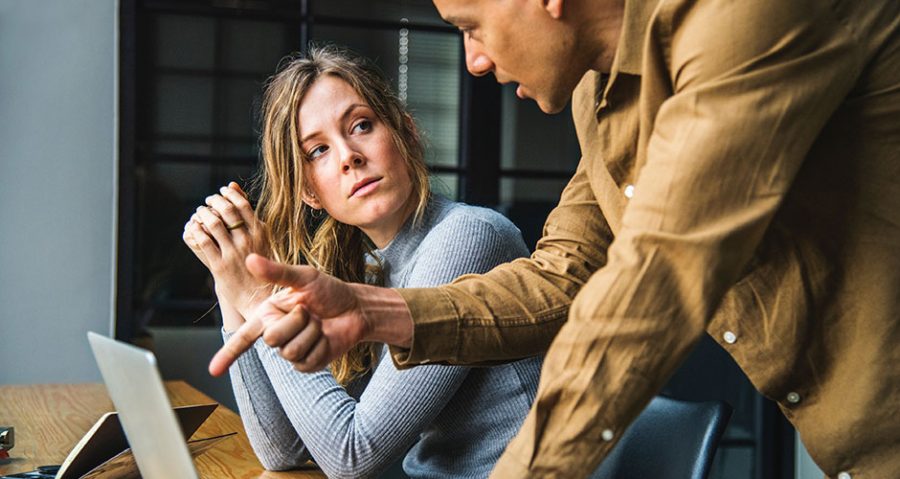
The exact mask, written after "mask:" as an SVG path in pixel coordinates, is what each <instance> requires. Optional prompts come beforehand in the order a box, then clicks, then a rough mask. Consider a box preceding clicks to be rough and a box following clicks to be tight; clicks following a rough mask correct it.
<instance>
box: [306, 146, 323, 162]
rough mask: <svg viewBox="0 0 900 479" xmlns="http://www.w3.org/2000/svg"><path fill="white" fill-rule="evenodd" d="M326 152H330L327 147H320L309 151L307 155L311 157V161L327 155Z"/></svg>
mask: <svg viewBox="0 0 900 479" xmlns="http://www.w3.org/2000/svg"><path fill="white" fill-rule="evenodd" d="M326 151H328V147H327V146H325V145H319V146H317V147H315V148H313V149H312V150H309V153H307V155H308V156H309V157H310V159H315V158H318V157H320V156H322V155H323V154H325V152H326Z"/></svg>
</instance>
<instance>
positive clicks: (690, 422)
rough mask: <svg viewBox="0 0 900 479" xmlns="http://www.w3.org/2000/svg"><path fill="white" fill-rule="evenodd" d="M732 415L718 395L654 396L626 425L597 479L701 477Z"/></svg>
mask: <svg viewBox="0 0 900 479" xmlns="http://www.w3.org/2000/svg"><path fill="white" fill-rule="evenodd" d="M729 418H731V406H729V405H728V404H725V403H724V402H721V401H710V402H687V401H679V400H675V399H669V398H665V397H662V396H657V397H655V398H653V400H652V401H650V404H648V405H647V407H646V408H645V409H644V411H643V412H642V413H641V414H640V415H639V416H638V417H637V419H635V421H634V422H633V423H632V424H631V426H629V427H628V429H627V430H626V431H625V435H624V436H622V439H621V440H620V441H619V443H618V444H616V447H615V448H613V450H612V452H611V453H610V454H609V455H608V456H607V457H606V459H605V460H604V461H603V463H602V464H600V467H599V468H598V469H597V470H596V471H595V473H594V474H593V475H592V476H591V477H592V478H595V479H600V478H602V479H614V478H615V479H644V478H647V479H651V478H652V479H705V478H706V476H707V474H708V473H709V469H710V466H711V465H712V462H713V457H714V456H715V455H716V448H717V447H718V445H719V439H721V437H722V433H723V432H724V431H725V426H726V425H727V424H728V419H729Z"/></svg>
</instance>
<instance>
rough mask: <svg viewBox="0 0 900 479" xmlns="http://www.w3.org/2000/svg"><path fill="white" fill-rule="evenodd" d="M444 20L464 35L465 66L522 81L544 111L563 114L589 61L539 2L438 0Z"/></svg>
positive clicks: (522, 90)
mask: <svg viewBox="0 0 900 479" xmlns="http://www.w3.org/2000/svg"><path fill="white" fill-rule="evenodd" d="M434 4H435V6H436V7H437V9H438V11H439V12H440V14H441V16H442V17H443V18H444V20H446V21H448V22H449V23H452V24H453V25H455V26H457V27H458V28H459V29H460V30H461V31H462V32H463V38H464V44H465V49H466V68H467V69H468V70H469V72H470V73H471V74H472V75H475V76H482V75H486V74H488V73H493V74H494V76H495V77H496V78H497V81H498V82H499V83H510V82H514V83H518V88H517V89H516V94H517V95H518V96H519V98H532V99H534V100H535V101H536V102H537V103H538V106H539V107H540V108H541V110H543V111H544V112H545V113H557V112H559V111H560V110H562V109H563V108H564V107H565V106H566V103H568V101H569V98H570V97H571V95H572V91H573V90H574V89H575V86H576V85H577V84H578V81H579V80H580V79H581V77H582V76H583V75H584V73H585V72H587V70H588V68H589V61H587V60H586V59H585V58H583V57H584V56H585V55H584V54H583V53H582V54H580V55H579V53H580V52H579V51H578V48H577V45H578V42H577V41H576V38H575V37H576V35H575V31H574V28H571V27H570V26H569V25H567V24H565V23H564V22H562V21H560V20H559V19H555V18H553V17H552V16H551V14H550V13H549V12H548V11H547V10H546V9H544V8H542V2H538V1H535V0H530V1H528V0H434Z"/></svg>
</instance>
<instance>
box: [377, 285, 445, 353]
mask: <svg viewBox="0 0 900 479" xmlns="http://www.w3.org/2000/svg"><path fill="white" fill-rule="evenodd" d="M395 291H397V292H398V293H400V296H401V297H402V298H403V300H404V301H405V302H406V306H407V307H408V308H409V312H410V314H411V315H412V319H413V333H412V344H411V346H410V348H409V349H407V348H400V347H396V346H391V347H390V351H391V357H392V358H393V361H394V365H395V366H397V369H405V368H410V367H412V366H416V365H418V364H427V363H431V362H436V361H455V360H456V359H457V356H458V355H459V340H460V330H459V314H457V311H456V307H455V306H454V305H453V303H452V302H451V301H450V296H449V295H448V294H447V293H446V292H444V291H443V290H441V289H439V288H408V289H397V290H395Z"/></svg>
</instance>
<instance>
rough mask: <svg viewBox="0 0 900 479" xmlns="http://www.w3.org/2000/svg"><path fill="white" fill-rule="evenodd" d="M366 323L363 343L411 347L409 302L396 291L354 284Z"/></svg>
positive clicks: (411, 331)
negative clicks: (371, 342) (407, 303)
mask: <svg viewBox="0 0 900 479" xmlns="http://www.w3.org/2000/svg"><path fill="white" fill-rule="evenodd" d="M352 286H353V289H354V291H355V292H356V297H357V300H358V301H359V305H360V310H361V311H362V314H363V318H364V321H365V323H366V332H365V334H364V336H363V341H373V342H379V343H385V344H390V345H393V346H398V347H401V348H409V347H410V345H411V344H412V335H413V320H412V316H411V315H410V312H409V308H408V307H407V305H406V301H404V300H403V297H401V296H400V294H399V293H397V292H396V291H395V290H393V289H388V288H379V287H375V286H368V285H362V284H354V285H352Z"/></svg>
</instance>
